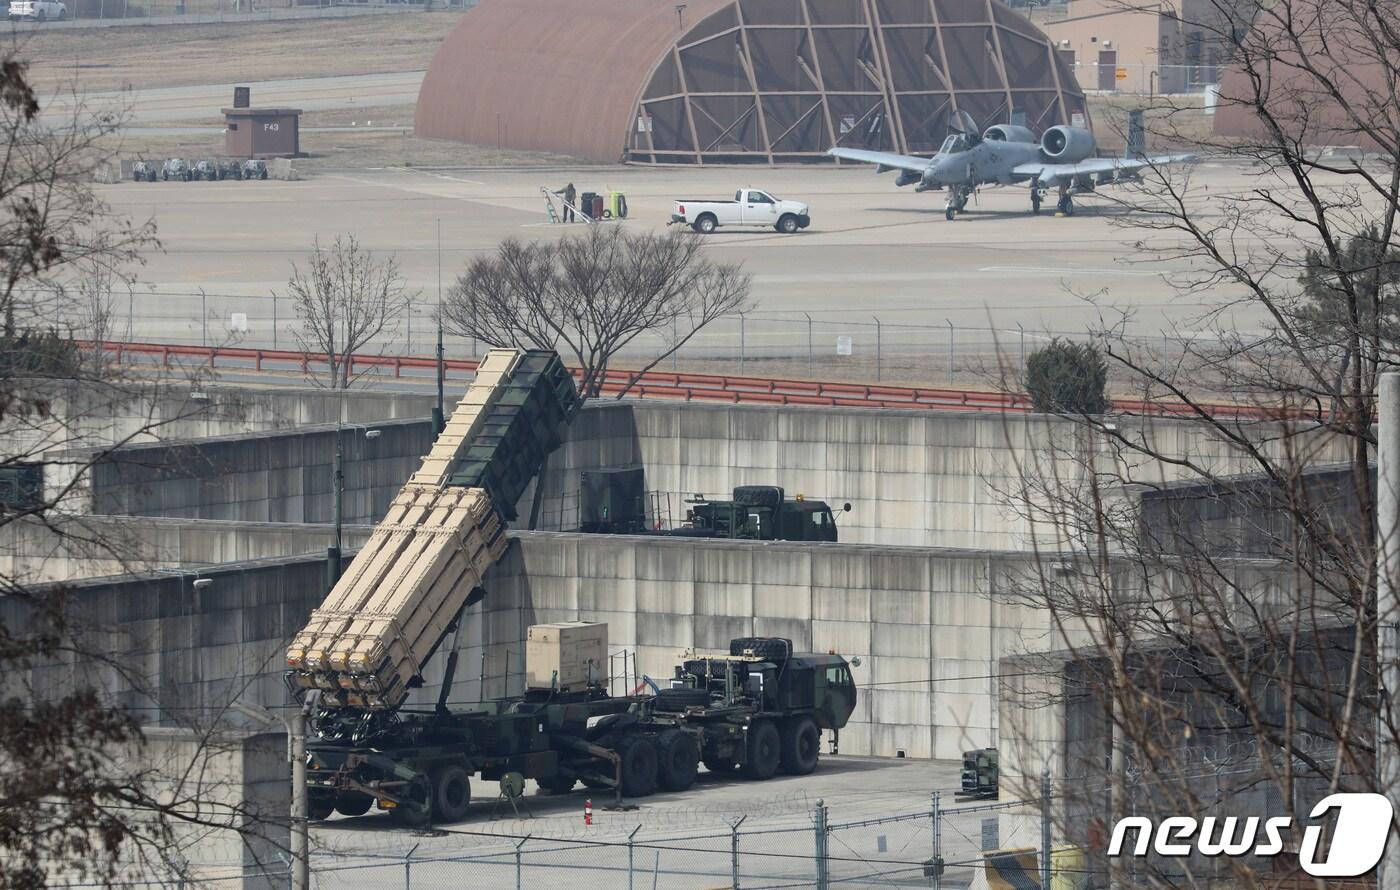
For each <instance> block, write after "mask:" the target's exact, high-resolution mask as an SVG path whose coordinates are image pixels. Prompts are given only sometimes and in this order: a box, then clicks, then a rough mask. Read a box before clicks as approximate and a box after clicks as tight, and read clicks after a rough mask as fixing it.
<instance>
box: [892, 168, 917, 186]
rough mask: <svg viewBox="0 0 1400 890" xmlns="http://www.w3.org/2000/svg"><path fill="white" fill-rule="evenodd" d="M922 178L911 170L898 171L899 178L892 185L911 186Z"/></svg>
mask: <svg viewBox="0 0 1400 890" xmlns="http://www.w3.org/2000/svg"><path fill="white" fill-rule="evenodd" d="M922 178H923V174H922V173H916V172H915V171H913V170H900V171H899V178H897V179H896V180H895V181H894V184H895V185H898V186H906V185H913V184H914V183H916V182H918V181H919V180H920V179H922Z"/></svg>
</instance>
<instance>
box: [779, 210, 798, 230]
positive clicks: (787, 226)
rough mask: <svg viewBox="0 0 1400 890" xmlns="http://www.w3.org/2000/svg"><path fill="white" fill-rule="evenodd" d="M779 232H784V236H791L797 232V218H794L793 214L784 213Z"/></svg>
mask: <svg viewBox="0 0 1400 890" xmlns="http://www.w3.org/2000/svg"><path fill="white" fill-rule="evenodd" d="M778 231H779V232H782V233H783V234H784V235H791V234H792V233H794V232H796V231H797V217H795V216H793V215H792V214H791V213H784V214H783V215H782V217H781V218H779V219H778Z"/></svg>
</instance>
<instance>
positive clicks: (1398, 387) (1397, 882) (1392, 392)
mask: <svg viewBox="0 0 1400 890" xmlns="http://www.w3.org/2000/svg"><path fill="white" fill-rule="evenodd" d="M1380 390H1381V392H1380V403H1379V404H1378V405H1377V412H1376V413H1377V415H1378V420H1379V422H1378V423H1377V429H1376V465H1377V466H1376V475H1377V478H1378V482H1379V484H1378V485H1377V486H1376V567H1377V571H1376V659H1377V661H1378V662H1379V669H1380V670H1379V674H1380V690H1379V691H1380V694H1379V695H1378V696H1377V697H1376V698H1377V701H1376V728H1375V735H1376V790H1377V791H1379V792H1380V793H1382V794H1384V795H1385V796H1386V797H1387V798H1389V800H1390V805H1391V808H1392V810H1394V811H1400V787H1397V785H1400V782H1398V781H1397V780H1400V751H1397V749H1396V739H1395V733H1394V731H1393V727H1394V725H1395V720H1394V715H1395V712H1396V696H1397V695H1400V663H1397V658H1400V373H1398V372H1395V371H1390V372H1388V373H1385V374H1382V375H1381V386H1380ZM1376 890H1400V843H1395V842H1394V841H1393V840H1392V842H1391V843H1388V844H1386V846H1385V853H1384V854H1383V855H1382V857H1381V864H1380V868H1379V869H1378V870H1377V873H1376Z"/></svg>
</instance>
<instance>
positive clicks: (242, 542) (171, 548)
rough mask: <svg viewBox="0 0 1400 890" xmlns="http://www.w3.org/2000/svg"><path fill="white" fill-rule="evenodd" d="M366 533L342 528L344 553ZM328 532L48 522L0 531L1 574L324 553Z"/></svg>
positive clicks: (111, 519)
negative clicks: (345, 549) (345, 548)
mask: <svg viewBox="0 0 1400 890" xmlns="http://www.w3.org/2000/svg"><path fill="white" fill-rule="evenodd" d="M369 533H370V527H369V526H365V525H348V526H346V527H345V528H344V529H343V530H342V538H343V540H344V542H345V544H344V546H345V547H347V548H357V547H360V546H361V545H363V544H364V542H365V541H366V540H368V539H369ZM330 540H331V526H329V525H323V524H317V525H312V524H304V523H303V524H296V523H284V522H228V521H220V520H186V519H162V518H154V517H145V516H143V517H127V516H55V517H52V518H50V519H48V520H46V521H44V522H39V521H37V520H30V519H18V520H16V521H14V522H9V523H6V524H4V525H0V575H3V576H4V577H6V578H10V579H12V580H14V581H17V582H19V583H23V584H35V583H42V582H48V581H70V580H74V579H77V578H94V577H98V576H103V575H119V574H124V573H129V572H141V571H149V570H151V569H157V568H177V567H180V566H208V565H217V564H220V563H227V562H243V561H247V560H256V559H267V558H270V557H278V556H297V555H302V554H323V553H324V552H325V549H326V547H328V546H329V545H330Z"/></svg>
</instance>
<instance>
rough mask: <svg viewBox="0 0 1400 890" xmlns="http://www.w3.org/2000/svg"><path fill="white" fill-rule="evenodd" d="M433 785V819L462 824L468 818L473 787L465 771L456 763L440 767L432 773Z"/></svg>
mask: <svg viewBox="0 0 1400 890" xmlns="http://www.w3.org/2000/svg"><path fill="white" fill-rule="evenodd" d="M432 784H433V797H432V800H433V807H432V809H433V817H434V818H435V819H436V820H437V821H438V822H461V821H462V820H463V819H465V818H467V808H468V807H470V806H471V803H472V785H471V779H470V778H469V777H468V776H467V771H466V770H465V769H463V768H462V767H460V766H458V765H456V764H455V763H454V764H449V765H447V766H440V767H438V768H437V769H435V770H433V772H432Z"/></svg>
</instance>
